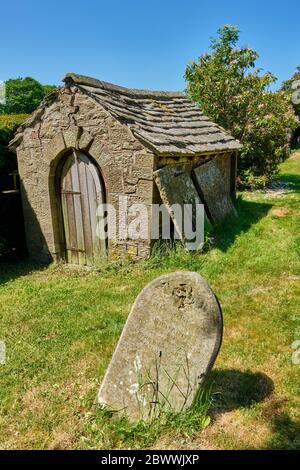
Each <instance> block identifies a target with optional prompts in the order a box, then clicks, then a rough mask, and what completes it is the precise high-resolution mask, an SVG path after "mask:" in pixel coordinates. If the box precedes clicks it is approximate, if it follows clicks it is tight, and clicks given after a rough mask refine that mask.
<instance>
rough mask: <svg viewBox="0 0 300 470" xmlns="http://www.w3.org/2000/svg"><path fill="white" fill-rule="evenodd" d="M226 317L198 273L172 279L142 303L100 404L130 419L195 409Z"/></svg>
mask: <svg viewBox="0 0 300 470" xmlns="http://www.w3.org/2000/svg"><path fill="white" fill-rule="evenodd" d="M222 328H223V323H222V313H221V309H220V306H219V303H218V301H217V299H216V297H215V295H214V293H213V291H212V290H211V289H210V287H209V286H208V284H207V283H206V281H205V280H204V279H203V278H202V277H201V276H200V275H199V274H197V273H194V272H175V273H171V274H166V275H164V276H161V277H159V278H157V279H155V280H154V281H153V282H151V283H150V284H148V285H147V286H146V287H145V288H144V289H143V290H142V291H141V293H140V294H139V296H138V297H137V299H136V301H135V303H134V305H133V307H132V310H131V312H130V315H129V317H128V319H127V322H126V325H125V327H124V330H123V333H122V335H121V338H120V340H119V343H118V345H117V348H116V350H115V352H114V354H113V357H112V360H111V362H110V365H109V367H108V369H107V372H106V374H105V376H104V379H103V382H102V385H101V388H100V391H99V395H98V401H99V403H100V404H101V405H102V406H107V407H109V408H110V409H112V410H115V411H119V412H121V413H125V414H126V415H127V416H128V417H129V419H131V420H138V419H151V418H152V417H154V416H157V414H158V413H159V412H160V410H161V409H167V410H172V411H180V410H182V409H184V408H185V407H187V406H189V405H191V403H192V401H193V399H194V397H195V394H196V391H197V389H198V386H199V384H201V383H202V381H203V380H204V378H205V377H206V375H207V373H208V372H209V370H210V369H211V368H212V366H213V364H214V361H215V359H216V357H217V354H218V351H219V348H220V345H221V340H222Z"/></svg>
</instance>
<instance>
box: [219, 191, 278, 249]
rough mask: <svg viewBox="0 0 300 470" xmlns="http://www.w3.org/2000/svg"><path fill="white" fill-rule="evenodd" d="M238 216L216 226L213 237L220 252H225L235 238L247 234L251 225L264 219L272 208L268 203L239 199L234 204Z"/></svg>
mask: <svg viewBox="0 0 300 470" xmlns="http://www.w3.org/2000/svg"><path fill="white" fill-rule="evenodd" d="M235 207H236V209H237V212H238V216H237V217H236V216H231V217H228V218H227V219H226V220H225V221H224V223H222V224H221V225H219V226H216V227H215V229H214V232H213V236H214V238H215V241H216V245H217V247H218V248H220V250H222V251H227V250H228V248H230V246H231V245H233V243H234V241H235V239H236V237H237V236H238V235H240V234H241V233H244V232H247V231H248V230H249V229H250V228H251V226H252V225H254V224H256V223H257V222H258V221H259V220H261V219H262V218H263V217H265V216H266V215H267V214H268V212H269V211H270V209H271V208H272V207H273V205H272V204H270V203H264V202H254V201H246V200H244V199H242V198H241V197H239V198H238V199H237V200H236V202H235Z"/></svg>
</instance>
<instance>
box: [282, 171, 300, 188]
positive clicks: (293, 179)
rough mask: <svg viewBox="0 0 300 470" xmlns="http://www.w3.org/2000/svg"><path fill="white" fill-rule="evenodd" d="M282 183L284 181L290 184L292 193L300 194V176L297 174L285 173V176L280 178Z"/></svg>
mask: <svg viewBox="0 0 300 470" xmlns="http://www.w3.org/2000/svg"><path fill="white" fill-rule="evenodd" d="M278 179H279V180H280V181H284V182H286V183H289V188H288V189H289V190H290V191H295V192H300V175H295V174H292V173H291V174H289V173H284V174H283V175H280V176H279V177H278Z"/></svg>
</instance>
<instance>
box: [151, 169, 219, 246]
mask: <svg viewBox="0 0 300 470" xmlns="http://www.w3.org/2000/svg"><path fill="white" fill-rule="evenodd" d="M153 177H154V181H155V183H156V185H157V188H158V190H159V193H160V196H161V199H162V201H163V203H164V205H165V207H166V208H167V210H168V212H169V214H170V217H171V218H172V220H173V222H174V226H175V229H176V231H177V234H178V235H179V237H180V238H181V240H184V241H185V242H186V245H188V242H189V241H191V239H189V240H188V239H187V237H186V233H185V230H184V222H183V221H184V219H186V218H188V219H189V220H188V221H187V220H185V223H187V226H191V227H193V228H194V229H196V228H197V230H198V231H199V230H201V231H202V232H203V233H202V234H201V235H202V238H203V240H202V244H201V242H200V244H199V247H198V248H201V247H202V245H203V242H204V218H203V216H204V217H205V223H206V225H210V223H209V219H208V218H207V217H206V214H205V211H204V207H203V203H202V201H201V199H200V197H199V194H198V192H197V190H196V188H195V186H194V183H193V181H192V179H191V176H190V173H189V172H188V171H187V170H186V169H184V168H182V167H181V166H180V165H178V166H177V165H169V166H165V167H164V168H161V169H160V170H156V171H155V172H154V173H153ZM175 206H179V207H180V208H181V211H180V213H179V217H178V214H177V213H176V212H175V211H174V210H173V208H174V207H175ZM188 206H191V207H193V208H194V209H193V211H192V213H190V214H189V213H188V212H184V210H185V208H188ZM196 208H198V209H196ZM200 208H201V209H202V211H203V214H200V216H202V219H203V222H202V226H201V227H198V225H199V224H197V223H196V210H197V211H198V216H199V210H200ZM184 214H185V215H184ZM181 215H182V216H181ZM187 247H188V246H187ZM198 248H197V249H198Z"/></svg>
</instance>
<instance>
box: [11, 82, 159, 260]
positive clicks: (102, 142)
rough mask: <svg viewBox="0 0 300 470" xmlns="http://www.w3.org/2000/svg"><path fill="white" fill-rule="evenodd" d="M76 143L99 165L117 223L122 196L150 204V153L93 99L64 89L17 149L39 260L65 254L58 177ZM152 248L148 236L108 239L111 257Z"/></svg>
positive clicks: (30, 237)
mask: <svg viewBox="0 0 300 470" xmlns="http://www.w3.org/2000/svg"><path fill="white" fill-rule="evenodd" d="M74 147H75V148H78V149H80V150H82V151H83V152H85V153H87V155H90V156H91V157H92V158H93V159H94V160H95V162H96V163H97V164H98V166H99V169H100V171H101V173H102V176H103V179H104V183H105V187H106V198H107V202H108V203H111V204H113V205H114V206H115V208H116V210H117V223H118V221H119V210H118V207H119V204H118V199H119V196H127V197H128V204H129V205H130V204H132V203H144V204H146V205H147V207H149V209H150V207H151V203H152V195H153V178H152V174H153V155H152V153H151V152H150V151H149V150H147V149H146V148H145V147H144V146H143V145H142V144H141V143H140V142H139V141H137V140H136V139H135V138H134V136H133V135H132V133H131V131H130V130H129V128H128V127H127V126H126V125H122V124H121V123H120V122H119V121H117V120H116V119H115V118H113V117H112V116H111V115H110V114H109V113H108V112H107V111H105V110H104V108H103V107H101V105H98V104H97V103H96V102H95V101H94V100H93V99H92V98H89V97H88V96H87V95H85V94H83V93H82V92H80V91H79V90H78V89H77V88H75V87H74V88H62V89H60V90H59V92H58V94H57V99H56V100H55V101H54V103H53V104H52V105H50V106H49V107H48V108H46V109H45V110H44V112H43V113H41V115H40V116H38V119H37V120H36V122H35V123H34V124H33V125H32V126H30V127H28V128H26V129H25V130H24V135H23V141H22V143H21V144H20V146H19V147H18V148H17V155H18V164H19V173H20V179H21V189H22V199H23V208H24V217H25V228H26V237H27V245H28V251H29V254H30V255H32V256H33V257H34V258H36V259H39V260H43V261H47V260H50V259H57V258H60V257H61V255H62V253H63V246H62V242H61V239H62V237H61V223H60V218H59V212H60V207H59V206H60V203H59V200H58V199H59V198H58V197H57V191H56V188H55V185H56V181H55V180H56V172H57V166H58V164H59V162H60V160H61V158H62V157H63V155H64V154H65V153H66V152H67V150H68V149H70V148H74ZM149 213H150V212H149ZM149 249H150V240H149V239H148V240H146V241H138V240H124V241H121V242H109V246H108V255H109V258H115V257H120V256H123V255H125V254H126V253H128V254H129V255H131V256H137V257H145V256H147V255H148V254H149Z"/></svg>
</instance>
